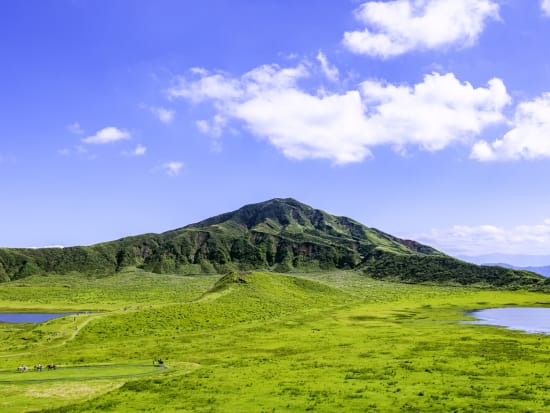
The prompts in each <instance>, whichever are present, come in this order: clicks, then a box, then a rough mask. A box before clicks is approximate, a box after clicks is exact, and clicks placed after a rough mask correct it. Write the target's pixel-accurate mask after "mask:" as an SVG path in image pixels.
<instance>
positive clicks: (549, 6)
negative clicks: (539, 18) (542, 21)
mask: <svg viewBox="0 0 550 413" xmlns="http://www.w3.org/2000/svg"><path fill="white" fill-rule="evenodd" d="M540 7H541V8H542V12H543V13H544V14H545V15H546V16H550V0H541V2H540Z"/></svg>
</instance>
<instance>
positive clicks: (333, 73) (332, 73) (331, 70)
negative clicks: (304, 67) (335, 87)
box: [317, 51, 340, 82]
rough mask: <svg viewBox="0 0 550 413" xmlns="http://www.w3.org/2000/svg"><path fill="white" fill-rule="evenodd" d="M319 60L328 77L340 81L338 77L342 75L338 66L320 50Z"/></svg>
mask: <svg viewBox="0 0 550 413" xmlns="http://www.w3.org/2000/svg"><path fill="white" fill-rule="evenodd" d="M317 60H318V61H319V63H320V65H321V70H322V71H323V73H324V74H325V76H326V77H327V79H328V80H331V81H333V82H336V81H338V78H339V76H340V73H339V72H338V68H337V67H336V66H334V65H331V64H330V63H329V62H328V59H327V57H326V56H325V54H324V53H323V52H321V51H319V53H317Z"/></svg>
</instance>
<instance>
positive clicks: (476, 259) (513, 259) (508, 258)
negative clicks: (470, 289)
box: [456, 253, 550, 268]
mask: <svg viewBox="0 0 550 413" xmlns="http://www.w3.org/2000/svg"><path fill="white" fill-rule="evenodd" d="M456 258H458V259H460V260H462V261H466V262H471V263H473V264H478V265H488V264H487V263H505V264H506V265H512V266H514V267H518V268H525V267H544V266H547V265H550V255H533V254H502V253H493V254H484V255H458V256H457V257H456Z"/></svg>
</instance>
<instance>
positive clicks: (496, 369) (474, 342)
mask: <svg viewBox="0 0 550 413" xmlns="http://www.w3.org/2000/svg"><path fill="white" fill-rule="evenodd" d="M139 276H140V274H139V273H137V272H136V273H133V274H131V273H128V274H126V277H127V278H126V279H128V278H129V277H136V278H137V277H139ZM147 276H148V277H150V280H149V281H150V282H151V286H150V287H151V289H150V291H149V292H148V294H153V292H154V291H157V292H159V293H160V292H161V291H160V289H156V288H155V287H154V285H153V284H154V280H155V279H156V278H157V277H158V278H159V279H162V277H164V276H153V275H147ZM198 278H200V277H198ZM218 278H220V277H219V276H218V277H217V278H215V279H213V278H206V279H200V280H196V279H193V278H189V279H187V278H185V277H177V278H176V279H175V280H172V281H170V282H173V283H174V284H175V285H176V287H175V291H188V292H189V291H193V293H192V294H191V293H185V294H183V293H182V294H181V296H179V297H177V296H176V295H175V294H172V293H168V294H164V297H165V299H164V300H162V298H161V297H157V298H155V299H153V300H152V304H148V305H147V304H146V303H145V302H143V301H138V302H132V301H131V295H130V294H127V295H125V294H126V293H124V292H123V291H120V289H116V288H113V289H112V290H111V291H112V292H113V296H112V297H110V296H108V294H109V290H108V289H107V290H106V292H104V293H103V294H105V296H104V299H105V301H106V302H107V304H106V305H105V304H101V303H100V302H98V303H97V304H96V307H94V308H98V309H99V308H102V309H108V308H109V306H111V307H110V308H111V309H112V310H113V311H110V312H105V313H102V314H100V315H97V316H95V317H94V318H93V320H91V321H89V322H88V323H87V324H86V325H85V326H84V327H83V328H81V329H79V330H78V332H77V334H76V335H75V336H74V338H72V339H71V340H67V341H65V342H64V343H63V344H62V346H60V347H57V348H56V347H54V348H52V347H51V345H53V344H54V343H52V342H51V341H50V342H49V343H48V342H47V341H44V337H46V336H45V335H44V331H45V329H46V328H47V325H39V326H35V327H32V326H24V327H19V328H17V327H8V326H3V327H4V328H2V329H0V334H3V336H2V338H3V339H4V341H3V343H5V344H4V346H3V349H2V351H3V352H4V354H5V355H9V354H10V351H12V352H15V351H20V350H21V345H20V344H19V341H25V345H24V347H25V348H24V349H25V351H26V352H27V353H26V354H22V355H19V356H17V355H16V356H14V357H6V358H2V359H0V363H1V364H0V368H1V369H5V370H9V369H14V371H15V368H16V367H17V365H18V364H19V363H27V364H29V363H30V361H29V360H52V361H55V362H56V363H58V364H64V365H68V366H70V365H82V364H88V365H89V364H100V363H112V364H118V363H120V364H124V363H128V364H132V363H136V362H143V360H147V359H149V360H151V361H152V360H155V359H157V358H163V359H164V360H165V362H166V363H167V364H168V365H170V366H172V365H174V366H176V367H178V366H179V367H178V368H175V369H173V370H172V369H169V371H168V372H166V373H162V374H160V375H155V376H151V377H148V376H144V377H142V378H140V377H137V378H134V379H131V380H128V379H124V378H118V379H113V380H112V381H109V380H103V381H101V380H89V381H88V380H84V381H81V382H78V383H73V382H70V381H68V382H67V383H66V384H67V386H68V387H71V386H73V387H74V386H76V385H77V384H79V385H81V386H82V387H83V388H86V389H87V390H82V391H75V392H74V395H75V396H74V397H73V396H70V395H61V392H60V390H59V387H58V383H52V384H51V388H50V387H48V386H49V385H48V384H47V383H46V384H44V383H39V384H36V385H33V384H29V383H25V384H23V383H21V384H10V385H0V396H2V397H0V400H2V402H0V409H2V408H3V409H4V410H6V411H10V409H11V411H49V412H105V411H106V412H134V411H158V412H172V411H174V412H175V411H178V412H185V411H187V412H242V411H247V412H271V411H283V412H284V411H296V412H302V411H318V412H334V411H346V412H353V411H357V412H364V411H380V412H393V411H396V412H398V411H410V412H416V411H422V412H426V411H428V412H429V411H433V412H436V411H437V412H439V411H456V412H479V411H509V412H546V411H550V396H548V394H549V392H548V390H550V371H549V370H548V368H547V366H548V365H549V362H550V336H545V335H540V334H522V333H520V332H516V331H510V330H506V329H502V328H495V327H487V326H480V325H471V324H462V323H461V321H464V320H467V319H468V317H467V316H466V315H465V312H467V311H470V310H474V309H479V308H489V307H498V306H550V296H549V295H547V294H540V293H529V292H525V291H484V290H475V289H466V288H459V287H434V286H419V285H406V284H396V283H385V282H380V281H376V280H372V279H369V278H366V277H364V276H362V275H360V274H356V273H353V272H339V273H330V274H308V275H297V276H293V277H289V276H282V275H274V274H262V273H254V274H243V275H242V276H241V275H237V274H235V275H232V276H229V277H225V278H223V279H222V280H220V281H217V280H218ZM149 281H143V280H142V281H141V282H149ZM104 282H106V281H104ZM110 282H113V285H114V284H115V283H116V281H114V280H111V281H110ZM180 282H181V283H182V284H185V283H187V282H189V283H190V284H191V286H183V285H182V286H178V285H179V284H178V283H180ZM198 285H201V286H202V287H204V288H203V290H202V291H200V289H199V288H196V287H194V286H198ZM3 288H7V289H9V288H16V287H14V286H6V287H3V286H0V297H2V294H3V293H2V291H1V290H2V289H3ZM19 288H22V287H19ZM28 288H31V289H33V291H34V292H38V291H39V290H40V289H41V288H46V286H44V287H42V286H39V285H30V286H29V287H28ZM75 288H76V293H77V294H82V295H85V294H86V289H87V288H88V286H86V285H83V286H82V287H78V286H75ZM79 288H81V289H82V291H79ZM192 295H194V296H195V298H197V300H195V301H192V300H190V299H189V297H190V296H192ZM121 297H122V298H121ZM166 297H171V298H172V299H167V298H166ZM124 300H127V301H124ZM24 302H25V301H23V302H21V303H16V305H15V306H14V307H15V308H17V306H18V305H22V304H23V303H24ZM114 302H115V303H117V304H118V307H117V306H114V305H113V303H114ZM0 303H1V304H2V305H4V306H6V304H7V300H3V301H0ZM102 305H104V306H103V307H102ZM58 322H59V323H69V324H68V325H70V323H71V322H73V321H71V320H65V321H63V320H61V321H58ZM45 324H47V323H45ZM58 327H59V326H56V327H55V328H58ZM41 332H42V333H41ZM41 334H42V335H41ZM21 337H25V338H26V340H21ZM50 344H51V345H50ZM7 348H13V350H8V349H7ZM186 363H194V364H186ZM8 364H9V366H8ZM171 370H172V371H171ZM0 373H1V372H0ZM12 374H17V373H12ZM0 375H1V374H0ZM0 380H1V378H0ZM105 381H107V382H108V384H109V386H107V385H106V383H105ZM14 389H18V391H17V392H15V393H14ZM48 389H49V390H48ZM56 389H57V390H56ZM48 392H49V393H48ZM48 394H49V395H48ZM71 394H73V393H71Z"/></svg>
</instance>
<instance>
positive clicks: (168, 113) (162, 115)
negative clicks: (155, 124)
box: [149, 107, 176, 124]
mask: <svg viewBox="0 0 550 413" xmlns="http://www.w3.org/2000/svg"><path fill="white" fill-rule="evenodd" d="M149 110H150V111H151V113H153V114H154V115H155V116H156V117H157V118H158V120H160V121H161V122H162V123H166V124H168V123H172V121H173V120H174V116H175V114H176V113H175V112H174V111H173V110H170V109H166V108H163V107H150V108H149Z"/></svg>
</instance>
